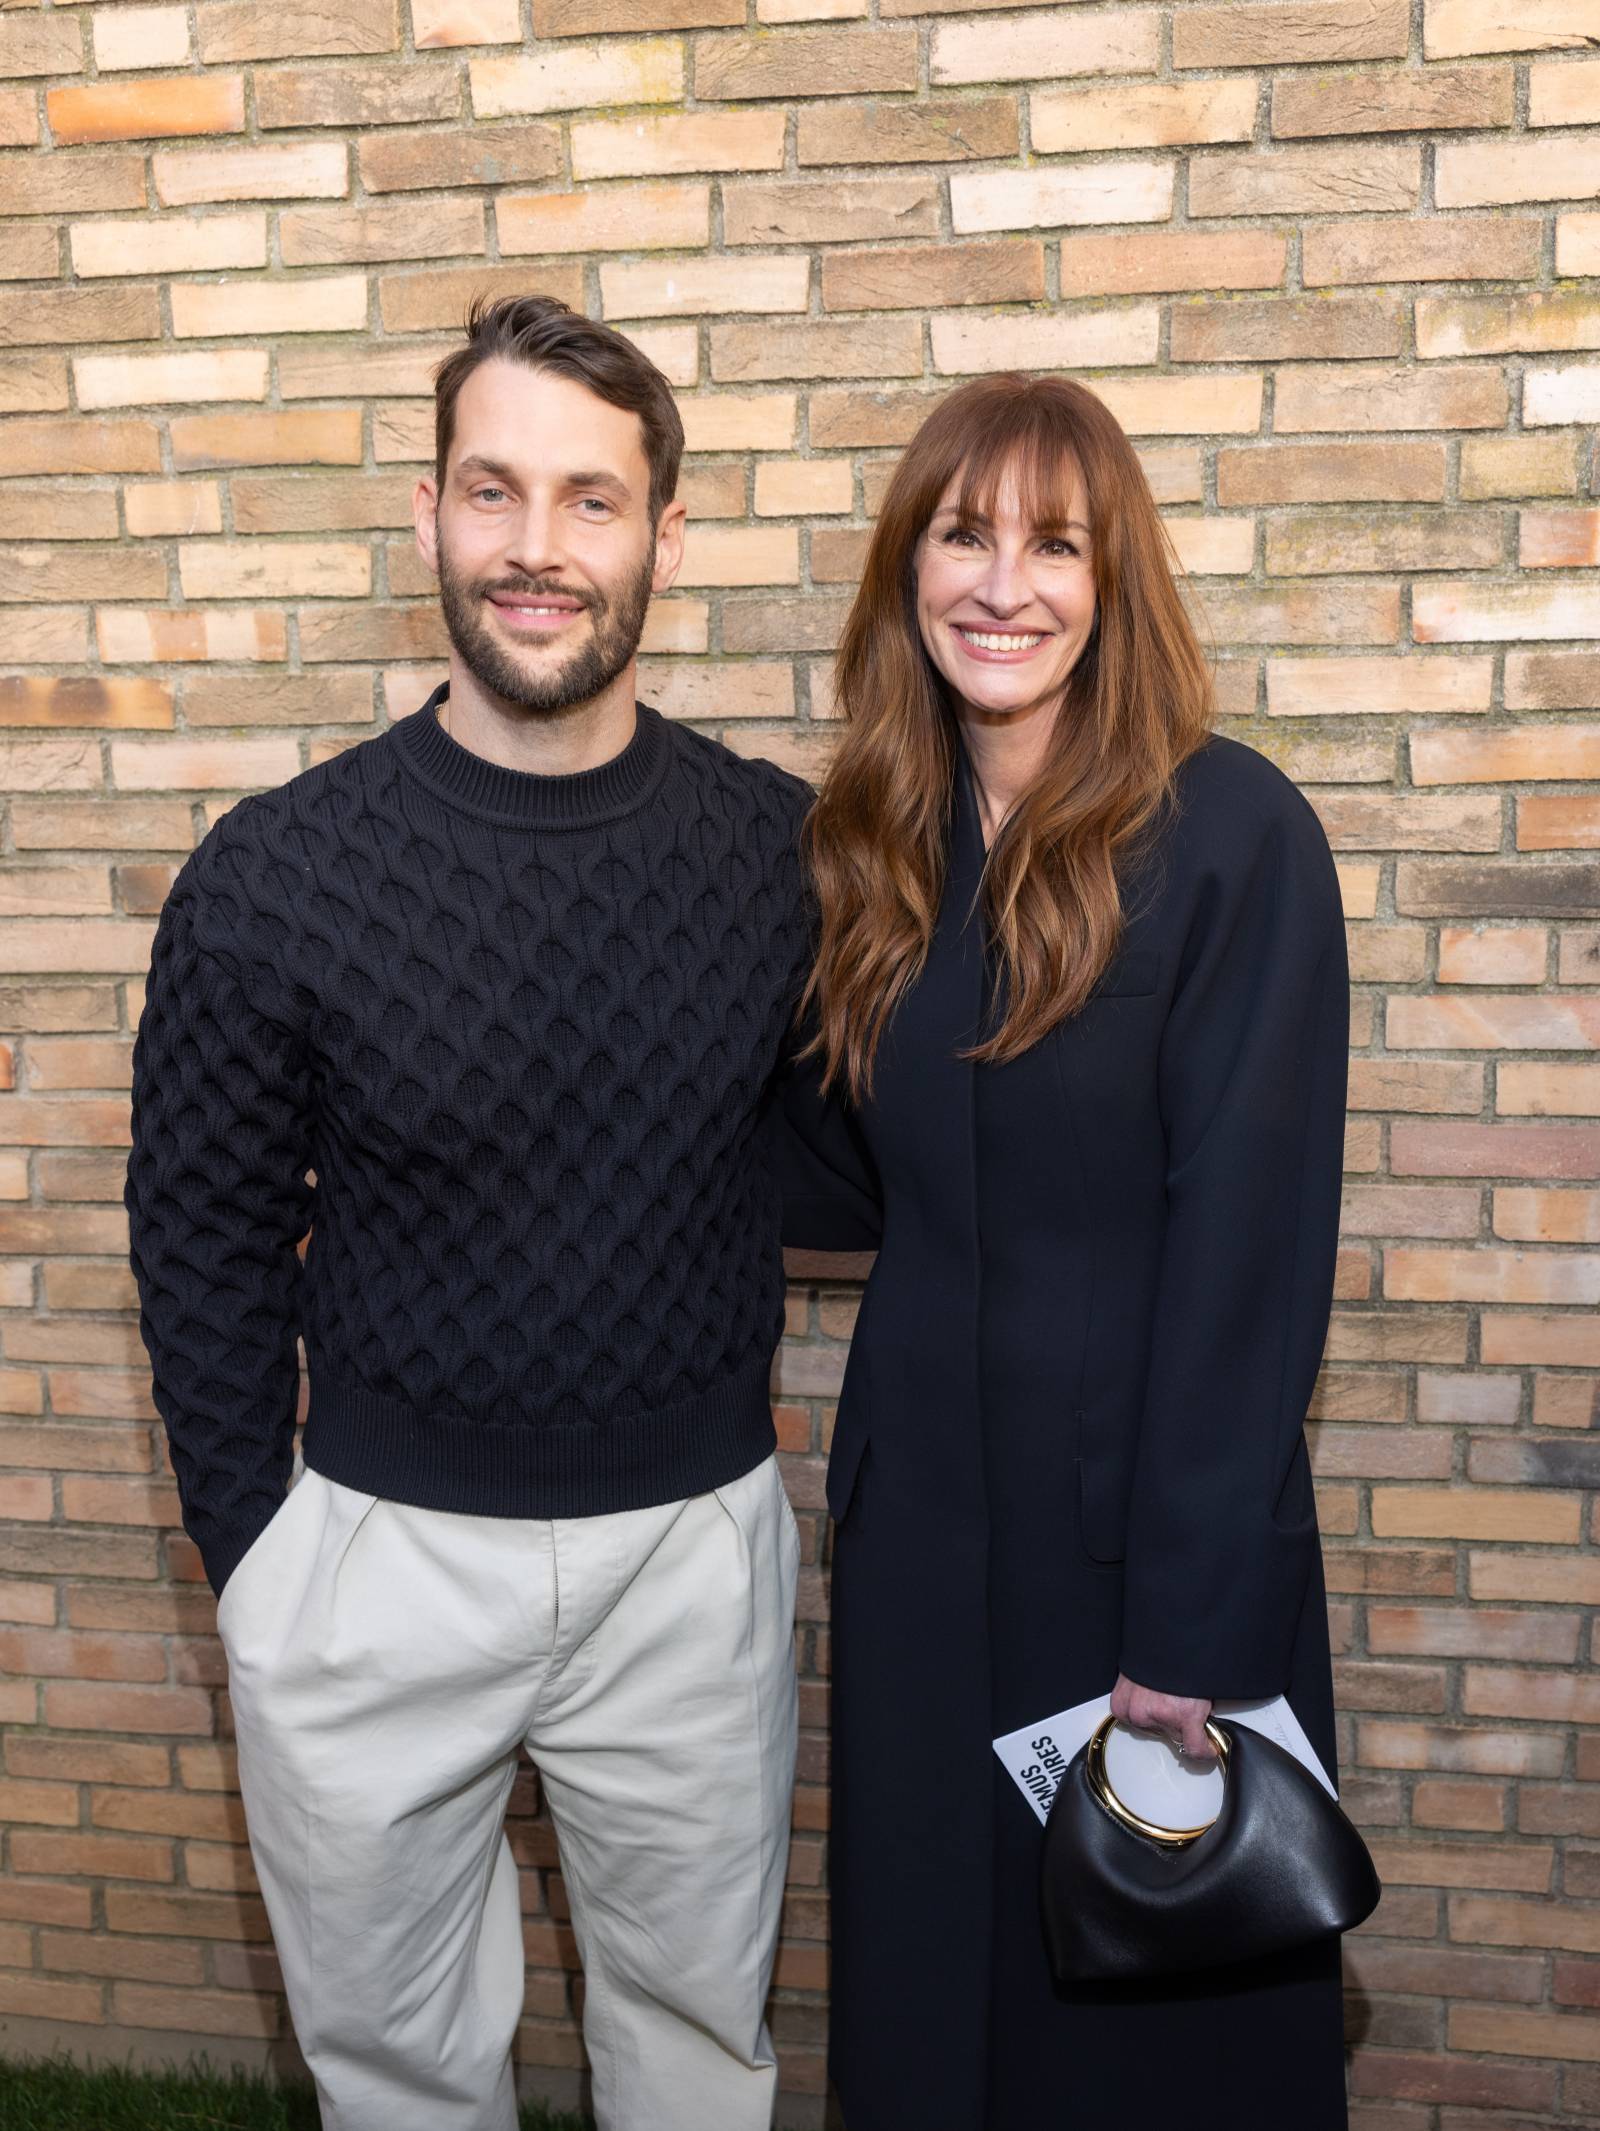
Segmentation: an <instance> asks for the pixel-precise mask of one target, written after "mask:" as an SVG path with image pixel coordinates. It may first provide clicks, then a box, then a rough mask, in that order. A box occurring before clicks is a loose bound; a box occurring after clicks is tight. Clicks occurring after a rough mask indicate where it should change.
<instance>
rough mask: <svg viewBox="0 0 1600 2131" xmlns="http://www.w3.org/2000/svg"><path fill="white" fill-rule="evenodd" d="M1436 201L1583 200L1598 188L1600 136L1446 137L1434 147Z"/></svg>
mask: <svg viewBox="0 0 1600 2131" xmlns="http://www.w3.org/2000/svg"><path fill="white" fill-rule="evenodd" d="M1436 154H1437V158H1438V160H1437V164H1436V168H1435V175H1434V197H1435V199H1436V200H1437V201H1438V204H1439V205H1440V206H1441V207H1503V206H1510V205H1513V204H1515V203H1516V202H1517V201H1519V200H1587V199H1592V198H1593V197H1594V195H1595V193H1596V192H1600V140H1584V139H1582V138H1581V137H1579V136H1573V137H1571V138H1569V139H1562V140H1505V141H1472V142H1466V141H1447V142H1442V143H1441V144H1440V146H1439V148H1438V149H1437V151H1436Z"/></svg>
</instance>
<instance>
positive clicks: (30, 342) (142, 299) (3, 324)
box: [0, 288, 161, 347]
mask: <svg viewBox="0 0 1600 2131" xmlns="http://www.w3.org/2000/svg"><path fill="white" fill-rule="evenodd" d="M160 338H161V321H160V303H159V301H158V299H157V294H156V291H155V290H154V289H151V288H109V289H108V288H100V289H79V288H62V289H30V290H29V291H28V301H27V304H26V306H25V307H23V306H18V307H17V308H16V309H15V310H14V311H13V312H12V313H11V314H10V315H8V316H6V317H4V318H0V347H40V346H43V345H46V344H69V345H70V344H82V343H84V342H89V343H93V342H95V341H126V340H159V339H160Z"/></svg>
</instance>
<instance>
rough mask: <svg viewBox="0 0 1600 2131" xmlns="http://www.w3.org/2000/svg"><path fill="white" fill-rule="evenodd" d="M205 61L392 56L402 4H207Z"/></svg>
mask: <svg viewBox="0 0 1600 2131" xmlns="http://www.w3.org/2000/svg"><path fill="white" fill-rule="evenodd" d="M197 19H198V23H199V30H200V57H201V58H202V59H203V60H204V61H205V63H206V65H207V66H215V65H216V64H217V62H218V61H219V60H229V59H309V58H312V57H313V56H314V55H316V54H318V53H327V54H329V55H330V56H335V55H338V54H342V53H357V52H392V51H394V50H396V49H397V47H398V46H399V43H400V11H399V6H398V0H339V5H338V7H336V8H331V9H330V8H327V7H324V6H321V5H319V4H318V0H207V5H206V6H205V7H204V8H203V9H202V10H201V11H200V14H199V16H198V18H197Z"/></svg>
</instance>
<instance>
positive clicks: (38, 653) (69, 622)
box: [6, 595, 89, 666]
mask: <svg viewBox="0 0 1600 2131" xmlns="http://www.w3.org/2000/svg"><path fill="white" fill-rule="evenodd" d="M14 596H15V595H14ZM86 624H87V617H86V616H85V614H84V611H83V609H82V608H81V607H34V608H31V609H29V608H21V609H18V608H12V609H11V610H10V612H9V613H8V614H7V615H6V649H7V652H8V653H9V655H10V657H11V658H13V659H14V660H16V662H17V663H18V664H19V665H41V666H43V665H50V666H56V665H64V664H66V663H67V662H68V661H69V660H77V659H83V658H87V656H88V654H89V632H88V628H87V626H86Z"/></svg>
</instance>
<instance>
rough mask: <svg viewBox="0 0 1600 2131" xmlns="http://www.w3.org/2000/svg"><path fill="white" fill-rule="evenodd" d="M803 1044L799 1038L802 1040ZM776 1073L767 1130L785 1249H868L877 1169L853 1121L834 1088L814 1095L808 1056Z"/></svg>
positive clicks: (878, 1210) (876, 1231)
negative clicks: (780, 1206) (780, 1198)
mask: <svg viewBox="0 0 1600 2131" xmlns="http://www.w3.org/2000/svg"><path fill="white" fill-rule="evenodd" d="M802 1040H803V1039H802ZM797 1049H798V1042H797V1043H796V1045H795V1046H794V1047H793V1048H792V1049H791V1051H790V1054H789V1056H788V1057H787V1058H786V1060H785V1062H784V1064H783V1066H782V1068H781V1069H780V1071H779V1073H778V1076H777V1081H776V1085H775V1087H774V1090H773V1098H772V1101H771V1103H770V1105H769V1107H768V1112H767V1125H768V1130H769V1132H770V1134H771V1151H772V1164H773V1168H774V1171H775V1172H776V1175H777V1178H778V1185H779V1189H780V1191H781V1192H782V1195H783V1241H784V1244H785V1246H786V1247H787V1248H789V1249H791V1250H823V1251H875V1250H876V1249H877V1248H878V1244H879V1241H880V1239H881V1236H882V1229H883V1213H882V1199H881V1195H880V1191H879V1186H878V1175H877V1169H876V1167H875V1165H874V1163H873V1159H872V1156H871V1153H870V1152H869V1151H868V1147H867V1142H866V1138H865V1135H864V1134H863V1132H862V1130H861V1125H860V1121H859V1119H858V1118H857V1116H856V1114H855V1111H854V1109H853V1108H852V1106H851V1105H850V1102H849V1100H848V1098H847V1097H846V1096H845V1095H843V1094H842V1093H841V1092H840V1090H839V1089H838V1088H837V1086H835V1087H834V1088H833V1089H831V1090H830V1091H829V1093H828V1094H827V1095H823V1093H822V1092H821V1080H822V1074H821V1068H820V1065H819V1063H818V1061H817V1060H816V1059H815V1058H806V1059H801V1058H798V1057H797V1056H796V1055H795V1051H796V1050H797Z"/></svg>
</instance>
